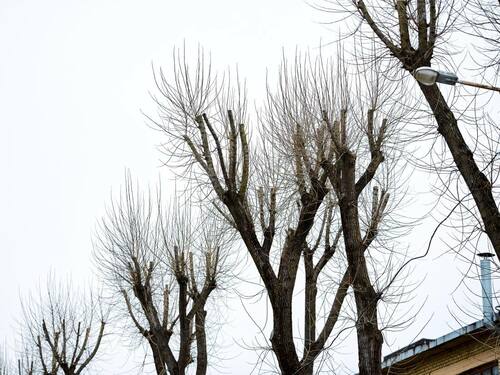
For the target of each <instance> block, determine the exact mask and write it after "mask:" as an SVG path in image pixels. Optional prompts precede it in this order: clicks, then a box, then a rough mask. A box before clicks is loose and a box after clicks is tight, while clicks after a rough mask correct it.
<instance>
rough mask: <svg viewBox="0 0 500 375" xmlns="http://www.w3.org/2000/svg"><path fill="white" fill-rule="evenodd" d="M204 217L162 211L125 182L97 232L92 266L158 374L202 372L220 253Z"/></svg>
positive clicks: (218, 239) (176, 209) (213, 228)
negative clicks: (144, 344) (144, 346)
mask: <svg viewBox="0 0 500 375" xmlns="http://www.w3.org/2000/svg"><path fill="white" fill-rule="evenodd" d="M209 217H210V215H208V216H207V217H204V218H203V221H201V220H202V219H200V218H196V217H195V214H194V213H191V212H190V207H189V205H186V206H184V207H182V206H181V205H178V204H176V205H173V206H171V207H170V208H169V209H168V210H166V211H165V210H164V209H163V208H162V202H161V201H160V199H159V197H158V198H157V199H155V198H153V197H152V196H150V195H146V196H144V195H143V194H141V193H140V192H139V191H134V188H133V185H132V183H131V181H130V178H127V179H126V183H125V188H124V191H123V194H122V195H121V196H120V198H119V199H118V200H116V201H115V202H113V203H112V204H111V206H110V209H109V210H108V212H107V215H106V217H105V218H103V220H102V221H101V224H100V229H99V233H98V236H97V241H96V253H95V258H96V261H97V265H98V267H99V269H100V271H101V274H102V277H103V278H104V279H106V281H107V282H108V284H109V285H110V287H111V288H112V290H113V291H114V292H115V293H116V294H115V297H116V299H117V306H122V307H123V309H124V310H125V315H126V316H127V318H128V319H130V321H131V322H132V323H133V326H134V330H135V331H136V332H137V333H139V334H140V335H141V337H142V338H143V339H145V340H146V341H147V343H148V345H149V347H150V349H151V352H152V354H153V359H154V364H155V368H156V372H157V374H162V375H166V374H167V373H168V374H171V375H183V374H186V373H187V370H188V367H189V366H190V365H191V364H192V363H193V362H196V374H197V375H202V374H205V373H206V372H207V366H208V355H207V332H206V329H207V327H206V315H207V310H206V305H207V301H208V299H209V297H211V295H212V294H213V292H214V290H215V289H216V288H217V283H218V282H219V280H220V278H221V277H222V276H223V273H222V271H223V260H224V259H223V256H222V255H223V252H222V251H223V250H224V247H225V246H226V243H225V240H224V239H225V236H224V233H223V232H222V231H220V230H219V229H218V227H217V223H216V221H211V220H210V218H209ZM221 248H222V249H221ZM194 348H195V349H194ZM194 353H196V355H194Z"/></svg>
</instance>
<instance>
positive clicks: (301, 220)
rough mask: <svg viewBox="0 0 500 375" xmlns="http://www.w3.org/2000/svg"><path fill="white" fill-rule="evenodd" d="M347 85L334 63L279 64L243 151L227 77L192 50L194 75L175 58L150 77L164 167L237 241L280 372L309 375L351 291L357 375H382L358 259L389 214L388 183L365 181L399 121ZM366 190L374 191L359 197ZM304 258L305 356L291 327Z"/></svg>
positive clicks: (240, 117)
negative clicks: (208, 204) (321, 295)
mask: <svg viewBox="0 0 500 375" xmlns="http://www.w3.org/2000/svg"><path fill="white" fill-rule="evenodd" d="M372 73H373V72H372ZM347 75H348V72H347V69H345V67H344V68H343V65H342V64H338V65H335V64H333V62H331V61H329V62H328V63H325V62H323V61H322V60H321V59H317V60H314V59H312V60H311V59H310V57H309V56H305V57H304V58H301V57H299V56H297V58H296V61H295V64H291V66H289V64H288V63H287V62H286V61H285V62H284V63H283V65H282V67H281V70H280V75H279V80H278V85H277V89H276V90H273V89H271V88H269V89H268V99H267V102H266V104H265V108H264V110H262V111H261V112H260V113H259V126H258V128H257V129H258V133H259V137H258V139H257V141H256V142H255V143H254V144H253V147H252V148H251V147H250V143H249V130H248V129H249V127H248V125H247V124H246V120H247V116H246V98H245V93H244V87H243V85H242V84H241V83H240V82H237V83H236V85H234V87H233V86H231V83H230V82H229V79H228V77H227V76H226V77H224V78H223V79H222V81H223V82H221V81H220V80H219V81H218V80H217V78H215V77H213V76H212V73H211V70H210V64H209V63H206V64H205V61H204V56H203V54H202V53H201V52H200V53H199V55H198V64H197V65H196V67H195V68H194V69H192V70H190V67H189V65H188V64H187V63H186V58H185V55H182V54H177V55H176V57H174V69H173V78H172V79H171V80H168V79H167V77H166V76H165V75H164V74H163V72H162V71H160V73H159V75H157V76H156V83H157V86H158V90H159V95H158V96H157V97H156V98H155V100H156V102H157V104H158V106H159V109H160V116H161V119H160V121H156V125H157V126H158V128H159V129H161V130H162V131H163V132H164V133H165V134H166V135H167V136H168V141H167V142H166V143H165V146H164V147H163V151H164V152H165V154H166V155H167V156H168V157H169V158H170V159H169V161H170V162H171V163H172V164H175V165H179V164H178V163H181V165H183V166H184V167H185V168H186V169H185V170H189V171H191V173H192V174H194V175H195V176H196V178H197V179H198V182H199V184H200V186H201V187H202V188H203V189H204V190H203V191H204V192H205V193H206V194H207V195H209V196H211V197H213V199H214V200H213V204H214V207H215V208H216V209H217V211H218V212H219V213H220V214H221V215H222V216H223V217H225V218H226V219H227V221H228V222H229V223H230V224H231V225H232V226H233V228H235V230H236V231H237V233H238V234H239V235H240V237H241V239H242V240H243V242H244V244H245V246H246V248H247V250H248V253H249V255H250V256H251V258H252V260H253V262H254V265H255V267H256V269H257V271H258V273H259V275H260V277H261V279H262V282H263V284H264V287H265V290H266V292H267V295H268V298H269V302H270V304H271V307H272V322H273V325H272V333H271V337H270V344H271V347H272V351H273V352H274V355H275V356H276V359H277V362H278V366H279V369H280V371H281V373H282V374H312V373H313V372H314V363H315V360H316V359H317V358H318V357H319V355H320V354H321V353H323V352H324V351H325V350H327V348H328V347H329V346H330V345H331V344H332V341H333V340H334V339H335V338H334V337H332V332H333V330H334V328H335V326H336V324H338V323H339V317H340V314H341V308H342V304H343V301H344V299H345V297H346V295H347V292H348V289H349V286H350V285H353V287H354V294H355V299H356V306H357V312H358V316H357V322H356V326H357V328H358V340H359V343H360V344H359V345H360V356H361V357H360V358H361V359H360V366H361V369H360V371H361V373H362V374H376V373H379V371H380V362H381V360H380V356H381V352H380V348H381V345H382V335H381V333H380V331H379V327H378V321H377V313H376V312H377V304H378V301H379V299H380V297H381V295H380V293H379V292H378V290H376V289H375V288H376V285H377V282H378V281H380V280H379V279H377V280H371V279H370V275H369V274H370V271H369V269H368V266H367V264H366V258H365V254H366V252H367V249H368V247H370V245H372V244H373V242H372V241H373V240H374V239H375V238H377V235H378V229H379V225H380V222H381V221H382V218H383V217H384V214H386V209H387V203H388V198H389V195H388V193H387V191H386V190H385V187H383V188H382V192H381V193H379V188H377V187H375V185H376V184H377V183H384V182H387V181H386V179H385V178H384V177H381V178H380V179H379V180H378V181H377V182H375V181H374V180H373V179H374V177H375V176H376V175H377V173H378V172H379V166H380V165H381V164H382V162H383V161H384V158H385V155H384V153H383V148H384V146H385V145H386V138H387V137H388V136H389V135H390V134H392V133H393V130H394V129H392V127H393V126H394V125H395V123H397V116H398V115H399V112H398V110H394V112H393V115H395V116H394V118H392V119H391V120H390V121H389V120H388V119H383V120H382V119H380V118H379V117H383V115H382V114H383V113H385V112H384V109H387V108H389V107H390V109H394V108H392V106H391V105H390V103H389V101H390V100H387V99H386V97H387V95H386V94H387V92H384V85H382V83H381V81H379V80H378V79H376V80H373V81H372V80H371V79H372V78H374V77H371V79H366V80H363V79H360V80H358V81H356V83H354V84H353V85H352V86H350V85H349V84H348V81H349V80H348V79H347ZM367 83H369V85H368V87H366V84H367ZM388 92H390V90H389V91H388ZM367 98H369V99H370V100H366V99H367ZM393 99H396V98H395V97H393ZM395 101H396V100H395ZM387 113H390V110H389V111H388V112H387ZM348 114H349V117H348ZM346 152H347V153H348V155H346V156H344V153H346ZM356 158H358V160H359V161H358V164H357V165H356V163H354V160H355V159H356ZM390 169H391V168H390V167H389V168H388V169H387V171H389V170H390ZM200 171H201V174H200ZM387 171H386V172H387ZM388 175H390V173H388V174H387V175H386V176H388ZM382 176H383V175H382ZM366 189H370V190H373V193H372V194H365V193H366V192H365V190H366ZM360 197H362V198H360ZM358 202H359V205H361V206H362V207H364V208H365V209H363V210H360V211H361V212H362V213H358ZM370 202H371V204H370ZM352 205H354V207H351V206H352ZM368 205H371V207H372V209H366V208H367V207H368ZM339 210H340V216H341V220H340V221H339V220H338V217H337V215H335V212H337V211H339ZM342 236H344V244H345V249H344V250H345V255H347V265H346V264H345V262H344V259H345V258H343V252H342V251H341V249H342V246H340V242H339V240H340V238H341V237H342ZM301 259H303V261H304V270H305V280H304V283H305V291H304V294H305V298H304V305H305V306H304V309H305V311H304V321H303V327H304V334H303V338H302V340H301V341H302V349H300V348H298V347H297V344H298V342H297V341H298V335H297V334H296V333H295V332H294V320H293V317H292V310H293V305H294V289H295V286H296V283H297V282H298V280H299V279H298V274H299V268H300V260H301ZM328 266H330V268H329V267H328ZM327 270H328V271H327ZM325 272H328V273H329V274H328V276H329V277H330V278H331V279H330V281H329V282H328V284H327V290H328V291H329V292H328V293H327V298H328V299H327V301H329V302H328V304H327V306H326V307H325V308H323V309H322V310H321V311H318V310H319V309H317V302H318V301H317V294H318V289H319V287H321V286H323V287H325V284H322V283H321V282H320V281H319V278H321V277H322V276H323V277H324V276H325V274H324V273H325ZM335 290H336V291H335ZM334 291H335V292H334ZM368 350H370V351H371V352H370V353H368V352H367V351H368ZM361 352H362V353H361ZM372 360H373V361H374V362H373V363H368V362H369V361H372ZM372 369H377V371H378V372H377V371H375V372H371V371H372Z"/></svg>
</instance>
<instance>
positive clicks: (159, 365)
mask: <svg viewBox="0 0 500 375" xmlns="http://www.w3.org/2000/svg"><path fill="white" fill-rule="evenodd" d="M149 345H150V346H151V349H152V352H153V360H154V362H155V369H156V373H157V374H158V375H167V368H166V366H165V361H164V360H163V359H162V355H161V352H160V350H159V349H158V348H157V349H155V347H157V345H156V344H155V343H153V342H152V341H150V342H149Z"/></svg>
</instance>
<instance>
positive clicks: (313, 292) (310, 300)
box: [303, 252, 318, 375]
mask: <svg viewBox="0 0 500 375" xmlns="http://www.w3.org/2000/svg"><path fill="white" fill-rule="evenodd" d="M304 269H305V274H306V281H305V284H306V285H305V301H304V305H305V306H304V353H308V352H310V351H311V346H312V344H313V343H314V341H315V340H316V296H317V294H318V288H317V285H316V282H317V280H316V278H315V276H314V267H313V254H312V253H310V252H304ZM313 357H314V358H315V356H313ZM304 358H306V355H304ZM308 362H309V363H305V365H304V370H303V374H304V375H312V374H313V373H314V360H311V361H308Z"/></svg>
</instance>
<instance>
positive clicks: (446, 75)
mask: <svg viewBox="0 0 500 375" xmlns="http://www.w3.org/2000/svg"><path fill="white" fill-rule="evenodd" d="M413 76H414V77H415V79H416V80H417V81H418V82H420V83H421V84H422V85H425V86H432V85H433V84H435V83H444V84H446V85H452V86H455V84H457V83H461V84H462V85H467V86H473V87H478V88H480V89H486V90H493V91H497V92H500V87H495V86H490V85H483V84H481V83H475V82H469V81H463V80H461V79H458V76H457V75H456V74H455V73H451V72H440V71H439V70H436V69H433V68H431V67H430V66H422V67H421V68H417V69H415V71H414V72H413Z"/></svg>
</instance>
